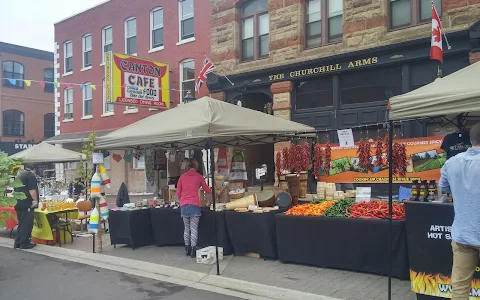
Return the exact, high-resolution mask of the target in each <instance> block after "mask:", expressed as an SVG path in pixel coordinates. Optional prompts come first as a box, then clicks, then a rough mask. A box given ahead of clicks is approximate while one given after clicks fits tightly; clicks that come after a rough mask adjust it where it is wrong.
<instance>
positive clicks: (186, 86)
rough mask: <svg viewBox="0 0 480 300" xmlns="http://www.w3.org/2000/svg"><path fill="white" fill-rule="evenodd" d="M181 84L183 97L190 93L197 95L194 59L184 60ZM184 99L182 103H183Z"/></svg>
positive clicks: (181, 70) (181, 68)
mask: <svg viewBox="0 0 480 300" xmlns="http://www.w3.org/2000/svg"><path fill="white" fill-rule="evenodd" d="M180 82H181V86H180V88H181V90H182V93H181V95H183V97H185V95H186V94H187V92H188V91H190V93H192V94H193V93H195V61H194V60H193V59H188V60H184V61H182V62H181V63H180ZM183 97H181V99H180V101H182V102H183Z"/></svg>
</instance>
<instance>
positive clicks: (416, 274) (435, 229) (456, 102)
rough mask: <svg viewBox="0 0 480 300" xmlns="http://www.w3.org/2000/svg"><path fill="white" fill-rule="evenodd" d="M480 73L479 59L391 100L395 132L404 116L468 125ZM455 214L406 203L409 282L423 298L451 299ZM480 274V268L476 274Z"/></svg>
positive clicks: (478, 96)
mask: <svg viewBox="0 0 480 300" xmlns="http://www.w3.org/2000/svg"><path fill="white" fill-rule="evenodd" d="M479 76H480V63H475V64H473V65H470V66H468V67H466V68H464V69H462V70H460V71H457V72H455V73H453V74H451V75H449V76H446V77H445V78H437V79H436V80H435V81H434V82H433V83H431V84H429V85H426V86H424V87H422V88H419V89H417V90H414V91H412V92H410V93H407V94H404V95H400V96H396V97H393V98H391V99H390V104H389V126H390V136H392V135H393V133H392V131H393V126H394V123H395V122H399V121H401V120H405V119H419V118H424V119H425V118H426V119H433V118H436V119H442V120H444V121H447V122H448V123H450V124H455V125H457V126H458V127H459V129H461V127H463V126H462V125H463V124H462V121H464V120H466V119H468V118H470V119H473V120H478V117H479V116H480V85H479V84H478V78H479ZM457 136H458V133H457ZM390 153H392V144H391V143H390ZM389 175H390V176H389V178H390V180H389V181H390V203H391V202H392V201H391V199H392V194H393V193H392V189H391V184H392V181H393V179H392V177H393V176H392V175H393V174H392V173H391V172H390V174H389ZM453 201H455V199H453ZM453 215H454V211H453V206H452V205H449V204H440V203H438V204H436V203H415V202H413V203H407V205H406V223H407V225H406V226H407V240H408V248H409V257H410V280H411V281H412V290H413V291H414V292H415V293H417V296H418V298H419V299H421V298H423V297H427V298H428V299H430V298H432V297H451V279H450V274H451V265H452V252H451V246H450V242H451V241H450V239H451V237H450V233H449V231H450V229H451V227H450V226H451V224H452V222H453ZM479 277H480V276H479V272H476V273H475V278H479ZM389 284H390V282H389ZM389 292H391V289H390V285H389ZM472 293H473V294H474V295H478V294H477V293H478V279H477V280H476V281H474V285H473V289H472ZM389 294H390V293H389ZM439 299H440V298H439Z"/></svg>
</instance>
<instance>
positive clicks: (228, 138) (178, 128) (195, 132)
mask: <svg viewBox="0 0 480 300" xmlns="http://www.w3.org/2000/svg"><path fill="white" fill-rule="evenodd" d="M245 120H248V122H245ZM160 124H161V125H160ZM309 132H312V133H313V132H314V129H313V128H312V127H309V126H305V125H302V124H298V123H295V122H292V121H288V120H284V119H281V118H276V117H274V116H271V115H267V114H264V113H261V112H257V111H253V110H250V109H246V108H242V107H239V106H236V105H233V104H230V103H226V102H222V101H218V100H215V99H212V98H209V97H203V98H201V99H198V100H195V101H193V102H191V103H188V104H184V105H180V106H178V107H176V108H173V109H171V110H167V111H165V112H162V113H161V114H156V115H153V116H150V117H148V118H145V119H143V120H141V121H138V122H136V123H134V124H131V125H129V126H126V127H124V128H121V129H119V130H116V131H114V132H112V133H110V134H108V135H105V136H103V137H100V138H99V139H98V140H97V141H96V147H97V148H98V149H108V150H115V149H127V150H128V149H131V150H138V149H142V148H143V149H146V148H150V149H164V150H169V149H171V148H172V146H173V147H174V148H175V149H178V150H194V149H207V150H210V175H211V176H212V178H211V180H212V182H215V179H216V178H215V156H214V148H215V147H229V146H232V147H242V146H245V145H256V144H264V143H275V142H281V141H288V140H290V139H291V138H292V137H294V136H296V135H297V134H299V133H301V134H306V133H309ZM216 197H217V195H216V193H213V197H212V198H213V203H212V210H213V212H214V213H215V214H217V213H220V212H217V209H216ZM155 209H162V208H155ZM218 219H219V218H213V220H214V226H213V228H217V229H218V225H217V223H218V222H217V221H218ZM214 235H215V241H216V242H215V243H214V244H215V246H219V238H218V236H217V235H218V231H215V230H214ZM217 259H218V255H217ZM217 273H219V265H218V260H217Z"/></svg>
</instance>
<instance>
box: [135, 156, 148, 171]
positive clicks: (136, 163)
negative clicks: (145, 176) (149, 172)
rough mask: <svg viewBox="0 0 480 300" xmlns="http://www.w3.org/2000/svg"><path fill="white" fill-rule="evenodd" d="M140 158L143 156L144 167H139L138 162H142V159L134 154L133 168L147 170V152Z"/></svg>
mask: <svg viewBox="0 0 480 300" xmlns="http://www.w3.org/2000/svg"><path fill="white" fill-rule="evenodd" d="M140 158H143V167H139V166H138V163H139V162H140V163H141V162H142V160H141V159H139V160H137V158H136V157H135V156H133V163H132V168H133V169H135V170H145V169H146V167H147V165H146V162H145V154H141V155H140Z"/></svg>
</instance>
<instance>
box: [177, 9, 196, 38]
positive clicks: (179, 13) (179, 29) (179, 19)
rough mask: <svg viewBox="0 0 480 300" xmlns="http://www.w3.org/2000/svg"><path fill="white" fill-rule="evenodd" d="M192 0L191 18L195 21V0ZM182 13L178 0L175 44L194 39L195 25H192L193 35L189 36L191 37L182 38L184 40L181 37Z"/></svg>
mask: <svg viewBox="0 0 480 300" xmlns="http://www.w3.org/2000/svg"><path fill="white" fill-rule="evenodd" d="M192 1H193V20H194V22H195V0H192ZM182 15H183V13H182V1H181V0H178V43H177V46H178V45H182V44H185V43H189V42H193V41H194V40H195V26H194V27H193V33H194V36H193V37H191V38H187V39H184V40H183V39H182V21H183V19H182V17H183V16H182ZM182 42H183V43H182Z"/></svg>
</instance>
